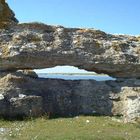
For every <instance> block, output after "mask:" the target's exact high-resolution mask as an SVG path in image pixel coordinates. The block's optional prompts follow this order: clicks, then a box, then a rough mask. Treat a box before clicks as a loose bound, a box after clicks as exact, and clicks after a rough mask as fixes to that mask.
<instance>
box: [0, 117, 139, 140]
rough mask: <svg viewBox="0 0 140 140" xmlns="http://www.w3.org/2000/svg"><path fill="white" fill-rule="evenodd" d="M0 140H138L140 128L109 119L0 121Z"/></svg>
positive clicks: (77, 118) (79, 118)
mask: <svg viewBox="0 0 140 140" xmlns="http://www.w3.org/2000/svg"><path fill="white" fill-rule="evenodd" d="M0 140H140V124H138V123H137V124H130V123H129V124H123V123H121V122H118V121H114V120H113V119H112V118H110V117H89V116H79V117H75V118H57V119H47V118H45V117H41V118H37V119H28V120H24V121H7V120H2V119H1V120H0Z"/></svg>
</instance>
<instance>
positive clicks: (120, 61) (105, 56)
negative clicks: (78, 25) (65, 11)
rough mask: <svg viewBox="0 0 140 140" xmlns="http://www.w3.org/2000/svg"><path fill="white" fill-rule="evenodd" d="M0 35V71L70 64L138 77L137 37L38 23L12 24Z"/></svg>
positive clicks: (139, 48)
mask: <svg viewBox="0 0 140 140" xmlns="http://www.w3.org/2000/svg"><path fill="white" fill-rule="evenodd" d="M0 36H1V38H0V70H18V69H35V68H36V69H41V68H49V67H53V66H57V65H72V66H76V67H78V68H80V69H85V70H88V71H95V72H97V73H105V74H108V75H110V76H113V77H124V78H130V77H131V78H140V40H139V37H135V36H128V35H111V34H106V33H104V32H102V31H99V30H95V29H71V28H64V27H55V26H48V25H44V24H37V23H31V24H19V25H15V26H13V27H12V28H11V29H10V30H2V31H1V32H0Z"/></svg>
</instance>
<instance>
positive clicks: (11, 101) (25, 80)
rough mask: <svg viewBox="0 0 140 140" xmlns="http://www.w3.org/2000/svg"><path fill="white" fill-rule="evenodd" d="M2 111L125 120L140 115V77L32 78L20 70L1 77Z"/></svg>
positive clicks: (10, 113)
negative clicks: (105, 117)
mask: <svg viewBox="0 0 140 140" xmlns="http://www.w3.org/2000/svg"><path fill="white" fill-rule="evenodd" d="M0 93H1V94H0V95H1V96H0V97H1V99H0V115H3V116H10V117H14V116H39V115H41V114H44V113H49V114H51V115H59V116H74V115H80V114H85V115H94V114H98V115H109V116H112V115H121V116H124V118H125V120H126V121H132V120H135V119H136V118H137V117H139V116H140V104H139V101H140V98H139V97H140V80H138V79H137V80H136V79H129V80H125V79H121V80H117V81H95V80H75V81H71V80H59V79H44V78H37V79H35V78H31V77H29V76H27V75H24V74H22V73H20V72H13V73H11V72H10V73H2V74H1V77H0Z"/></svg>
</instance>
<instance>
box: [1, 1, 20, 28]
mask: <svg viewBox="0 0 140 140" xmlns="http://www.w3.org/2000/svg"><path fill="white" fill-rule="evenodd" d="M17 22H18V20H17V19H16V18H15V14H14V13H13V11H12V10H11V9H10V8H9V6H8V4H7V3H6V2H5V0H0V28H6V27H8V26H9V25H13V24H15V23H17ZM7 25H8V26H7Z"/></svg>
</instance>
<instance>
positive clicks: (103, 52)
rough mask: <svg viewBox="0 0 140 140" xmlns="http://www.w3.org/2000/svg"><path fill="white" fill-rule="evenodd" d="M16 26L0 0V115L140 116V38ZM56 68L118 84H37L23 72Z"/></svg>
mask: <svg viewBox="0 0 140 140" xmlns="http://www.w3.org/2000/svg"><path fill="white" fill-rule="evenodd" d="M16 23H17V20H16V19H15V17H14V14H13V12H12V11H11V10H10V9H9V7H8V5H7V4H6V3H5V1H4V0H0V114H1V115H3V116H10V117H15V116H39V115H42V114H44V113H46V112H47V113H49V114H54V115H60V116H68V115H69V116H71V115H79V114H100V115H122V116H124V118H125V119H126V121H131V120H135V119H136V118H139V117H140V104H139V100H140V80H139V78H140V37H139V36H129V35H111V34H107V33H105V32H102V31H100V30H95V29H79V28H64V27H62V26H50V25H44V24H39V23H29V24H16ZM11 25H12V26H11ZM57 65H72V66H76V67H78V68H81V69H85V70H88V71H94V72H97V73H105V74H108V75H110V76H113V77H115V78H117V80H116V81H103V82H97V81H94V80H78V81H65V80H52V79H41V78H38V77H37V75H36V74H35V73H33V72H32V71H28V70H27V69H35V68H36V69H41V68H49V67H53V66H57ZM17 70H22V71H17Z"/></svg>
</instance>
